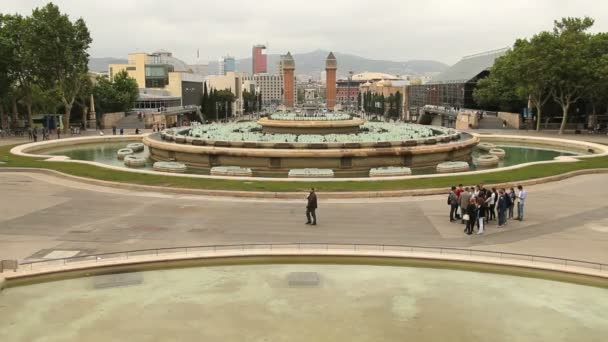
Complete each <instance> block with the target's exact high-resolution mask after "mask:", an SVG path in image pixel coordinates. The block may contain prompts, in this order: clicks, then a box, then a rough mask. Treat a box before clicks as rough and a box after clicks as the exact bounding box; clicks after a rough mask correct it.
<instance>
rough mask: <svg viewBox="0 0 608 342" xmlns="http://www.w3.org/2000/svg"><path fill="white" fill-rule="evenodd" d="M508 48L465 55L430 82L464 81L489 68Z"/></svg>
mask: <svg viewBox="0 0 608 342" xmlns="http://www.w3.org/2000/svg"><path fill="white" fill-rule="evenodd" d="M507 50H508V48H504V49H499V50H492V51H487V52H483V53H480V54H476V55H470V56H466V57H463V58H462V59H461V60H460V61H459V62H458V63H456V64H454V65H453V66H452V67H450V68H449V69H447V70H446V71H444V72H442V73H441V74H439V75H437V76H435V77H433V79H432V80H430V81H429V83H461V82H462V83H464V82H468V81H469V80H471V79H473V78H474V77H475V76H477V75H479V74H480V73H481V72H483V71H485V70H489V69H490V68H491V67H492V66H493V65H494V61H495V60H496V58H498V57H500V56H503V55H504V54H505V53H506V52H507Z"/></svg>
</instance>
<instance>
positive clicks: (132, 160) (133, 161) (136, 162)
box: [124, 155, 146, 167]
mask: <svg viewBox="0 0 608 342" xmlns="http://www.w3.org/2000/svg"><path fill="white" fill-rule="evenodd" d="M124 163H125V165H126V166H128V167H144V166H146V159H145V158H141V157H136V156H133V155H127V156H125V157H124Z"/></svg>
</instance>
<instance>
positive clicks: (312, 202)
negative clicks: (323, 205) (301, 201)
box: [306, 188, 317, 226]
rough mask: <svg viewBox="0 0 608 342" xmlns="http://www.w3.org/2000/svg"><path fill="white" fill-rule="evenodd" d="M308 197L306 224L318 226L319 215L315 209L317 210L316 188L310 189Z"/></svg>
mask: <svg viewBox="0 0 608 342" xmlns="http://www.w3.org/2000/svg"><path fill="white" fill-rule="evenodd" d="M306 199H307V200H308V203H307V204H306V224H310V225H313V226H316V225H317V215H316V213H315V210H317V194H316V193H315V188H311V189H310V193H309V194H308V197H307V198H306Z"/></svg>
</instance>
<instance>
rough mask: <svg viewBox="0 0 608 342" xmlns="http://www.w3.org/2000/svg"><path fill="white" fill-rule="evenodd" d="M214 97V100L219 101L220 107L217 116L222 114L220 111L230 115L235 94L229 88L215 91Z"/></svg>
mask: <svg viewBox="0 0 608 342" xmlns="http://www.w3.org/2000/svg"><path fill="white" fill-rule="evenodd" d="M215 99H216V102H217V103H219V105H220V106H221V108H222V110H221V111H220V113H219V116H220V117H221V116H222V115H221V114H222V112H223V113H224V115H225V116H228V117H230V116H232V105H233V103H234V100H235V99H236V96H235V95H234V94H233V93H232V92H231V91H230V90H229V89H224V90H220V91H217V92H216V93H215Z"/></svg>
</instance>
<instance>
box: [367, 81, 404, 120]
mask: <svg viewBox="0 0 608 342" xmlns="http://www.w3.org/2000/svg"><path fill="white" fill-rule="evenodd" d="M409 85H410V82H409V81H406V80H388V79H382V80H380V81H376V82H370V81H367V82H365V83H363V84H361V85H360V86H359V92H360V93H361V94H364V93H366V92H371V93H372V94H377V95H384V97H385V98H387V97H389V96H390V95H394V94H396V93H397V92H399V93H400V94H401V113H399V117H400V118H402V119H403V120H409V119H410V115H409V111H408V108H409V103H408V97H407V87H408V86H409Z"/></svg>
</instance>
